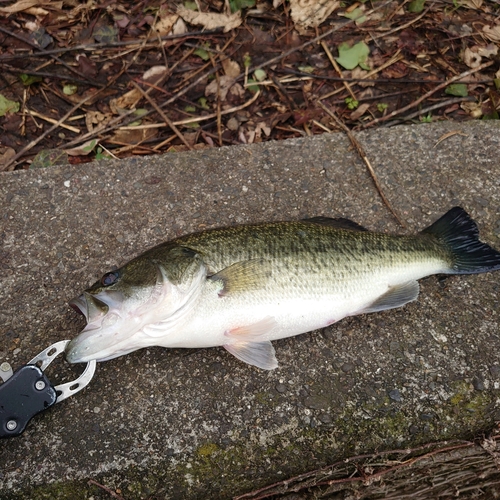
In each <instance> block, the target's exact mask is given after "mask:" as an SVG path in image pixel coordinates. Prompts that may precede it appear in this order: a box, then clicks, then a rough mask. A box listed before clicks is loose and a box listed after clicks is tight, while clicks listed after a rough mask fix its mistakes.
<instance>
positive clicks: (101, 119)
mask: <svg viewBox="0 0 500 500" xmlns="http://www.w3.org/2000/svg"><path fill="white" fill-rule="evenodd" d="M111 118H112V117H111V115H105V114H104V113H101V112H100V111H87V114H86V115H85V125H87V130H88V131H89V132H93V131H94V128H96V127H100V126H101V125H104V124H106V123H107V122H109V121H110V120H111Z"/></svg>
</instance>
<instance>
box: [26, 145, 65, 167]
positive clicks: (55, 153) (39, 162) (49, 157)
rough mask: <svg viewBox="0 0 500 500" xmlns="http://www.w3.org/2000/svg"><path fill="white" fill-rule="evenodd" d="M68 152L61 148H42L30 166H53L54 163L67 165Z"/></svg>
mask: <svg viewBox="0 0 500 500" xmlns="http://www.w3.org/2000/svg"><path fill="white" fill-rule="evenodd" d="M67 164H68V154H67V153H66V151H62V150H61V149H42V151H40V152H39V153H38V154H37V155H36V156H35V157H34V158H33V161H32V162H31V165H30V168H45V167H53V166H54V165H67Z"/></svg>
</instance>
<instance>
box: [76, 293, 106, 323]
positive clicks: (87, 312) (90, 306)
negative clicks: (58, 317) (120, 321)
mask: <svg viewBox="0 0 500 500" xmlns="http://www.w3.org/2000/svg"><path fill="white" fill-rule="evenodd" d="M69 306H70V307H71V308H72V309H74V310H75V311H76V312H77V313H78V314H82V315H83V316H85V319H86V320H87V323H92V322H93V321H95V320H96V319H97V318H98V317H102V316H104V315H105V314H106V313H107V312H108V311H109V306H108V305H107V304H106V303H105V302H103V301H102V300H99V299H98V298H97V297H95V296H94V295H92V294H90V293H88V292H83V293H82V294H81V295H80V296H79V297H75V298H74V299H72V300H70V301H69Z"/></svg>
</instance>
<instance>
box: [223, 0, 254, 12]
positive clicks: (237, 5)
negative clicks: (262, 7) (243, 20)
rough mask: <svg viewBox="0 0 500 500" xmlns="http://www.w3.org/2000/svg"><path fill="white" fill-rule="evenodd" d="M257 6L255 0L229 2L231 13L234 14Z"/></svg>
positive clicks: (233, 0)
mask: <svg viewBox="0 0 500 500" xmlns="http://www.w3.org/2000/svg"><path fill="white" fill-rule="evenodd" d="M254 5H255V0H229V6H230V7H231V13H232V14H234V13H235V12H238V11H239V10H241V9H245V8H247V7H253V6H254Z"/></svg>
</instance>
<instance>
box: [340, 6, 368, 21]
mask: <svg viewBox="0 0 500 500" xmlns="http://www.w3.org/2000/svg"><path fill="white" fill-rule="evenodd" d="M343 16H344V17H347V19H353V20H355V21H356V24H363V23H364V22H365V21H366V16H365V15H363V11H362V10H361V9H359V8H358V9H354V10H353V11H352V12H346V13H344V14H343Z"/></svg>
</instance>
